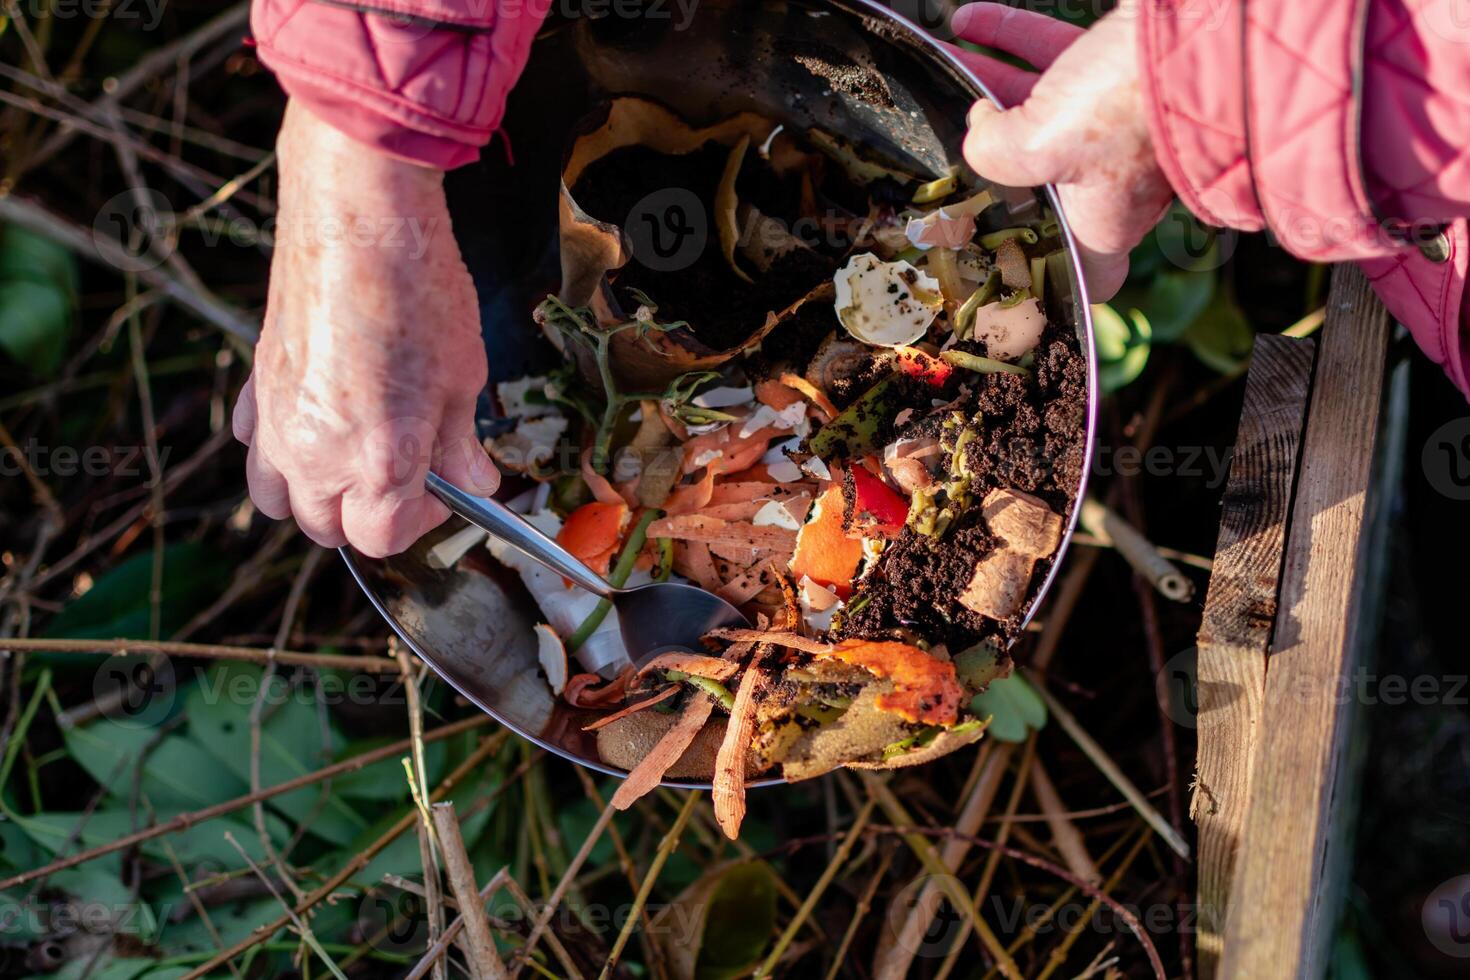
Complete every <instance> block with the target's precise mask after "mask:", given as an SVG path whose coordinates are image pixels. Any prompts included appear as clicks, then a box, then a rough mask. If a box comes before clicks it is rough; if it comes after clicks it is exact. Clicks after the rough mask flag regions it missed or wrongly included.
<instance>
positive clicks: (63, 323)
mask: <svg viewBox="0 0 1470 980" xmlns="http://www.w3.org/2000/svg"><path fill="white" fill-rule="evenodd" d="M76 302H77V269H76V260H75V259H74V258H73V257H72V255H71V253H70V252H68V251H67V250H66V249H65V248H63V247H62V246H60V245H58V244H56V243H55V242H53V241H52V240H51V239H49V238H44V237H42V236H40V235H37V234H35V233H34V232H30V231H27V230H26V229H24V228H19V227H16V226H14V225H10V226H7V227H5V228H3V229H0V351H3V352H4V353H5V354H6V355H8V356H9V357H10V358H11V359H12V360H14V361H16V362H17V363H19V364H21V365H23V366H25V367H26V368H28V369H29V370H31V371H32V372H34V373H36V374H40V375H44V376H47V377H50V376H52V375H54V374H55V373H56V370H57V368H58V367H60V365H61V357H62V354H63V353H64V352H65V350H66V342H67V338H68V337H69V336H70V335H71V327H72V316H73V312H74V311H75V309H76Z"/></svg>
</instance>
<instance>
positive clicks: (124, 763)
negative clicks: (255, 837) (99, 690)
mask: <svg viewBox="0 0 1470 980" xmlns="http://www.w3.org/2000/svg"><path fill="white" fill-rule="evenodd" d="M65 737H66V748H67V751H68V752H70V753H71V757H72V759H74V760H75V761H76V762H77V764H78V765H80V766H81V767H82V768H83V769H85V770H87V775H89V776H91V777H92V778H93V779H95V780H96V781H97V785H99V786H103V787H106V788H107V789H109V790H110V791H111V792H112V795H113V796H114V797H116V798H118V799H120V800H122V801H126V800H127V799H128V798H129V797H130V795H131V794H132V791H133V786H134V782H135V773H134V763H135V762H136V761H137V760H138V759H139V758H142V759H143V760H144V761H143V766H142V775H141V778H138V779H137V787H138V789H139V790H140V791H141V792H142V793H143V794H145V795H146V796H147V798H148V800H149V802H150V803H152V804H153V805H154V806H162V807H172V808H178V809H198V808H200V807H206V806H209V805H210V804H211V803H217V802H218V801H220V800H228V799H230V798H232V797H236V796H241V795H243V794H244V793H246V792H248V791H249V788H250V785H249V783H248V782H247V781H246V780H243V779H241V778H239V777H238V776H236V775H235V774H234V773H232V772H230V770H229V769H228V768H226V767H224V766H221V765H219V764H218V763H217V762H216V761H215V759H214V757H213V756H211V755H210V754H209V753H208V752H207V751H206V750H205V749H204V748H203V746H201V745H200V744H199V743H198V742H197V741H196V740H194V739H193V738H189V737H185V736H182V735H169V736H166V737H165V738H164V739H163V740H162V741H161V742H159V743H158V744H157V745H155V746H153V747H152V749H151V750H148V751H147V755H146V756H145V755H144V751H145V749H147V747H148V746H149V744H150V743H152V742H153V741H154V740H155V739H156V738H157V737H158V733H157V732H156V731H153V730H151V729H148V728H139V727H135V726H128V725H121V724H117V723H115V722H112V721H109V720H107V719H102V720H99V721H95V722H93V723H92V724H90V725H87V726H86V727H83V728H73V729H70V730H68V731H67V732H66V733H65Z"/></svg>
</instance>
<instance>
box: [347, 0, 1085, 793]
mask: <svg viewBox="0 0 1470 980" xmlns="http://www.w3.org/2000/svg"><path fill="white" fill-rule="evenodd" d="M694 9H695V12H694V14H693V15H692V18H691V19H690V21H689V22H688V23H687V24H686V23H684V22H683V21H682V19H681V18H682V17H683V15H682V14H680V13H678V12H676V11H675V9H674V6H673V5H672V4H664V5H649V9H648V10H647V11H646V12H645V14H644V15H643V16H636V17H628V16H620V15H616V14H615V15H612V16H607V17H603V18H585V17H584V18H558V17H556V16H555V15H554V16H553V18H552V19H551V20H549V21H548V22H547V25H546V27H545V28H544V30H543V31H542V33H541V35H540V36H539V37H538V39H537V40H536V42H535V44H534V45H533V47H532V51H531V56H530V61H529V63H528V66H527V68H526V71H525V74H524V76H523V78H522V80H521V82H520V83H519V84H518V86H517V87H516V89H515V91H514V92H513V93H512V96H511V99H510V104H509V107H508V110H507V115H506V119H505V123H504V129H503V133H504V135H505V136H506V137H507V139H506V140H504V141H501V140H497V142H496V143H495V144H493V145H492V146H491V147H489V148H488V149H487V150H486V151H485V152H484V154H483V155H482V160H481V162H480V163H479V164H478V165H475V166H469V167H464V168H462V169H460V170H458V171H456V172H454V173H453V174H451V175H450V177H449V179H448V194H449V204H450V210H451V213H452V214H453V220H454V233H455V235H456V237H457V239H458V240H459V243H460V246H461V248H462V251H463V253H464V257H465V261H466V263H467V264H468V266H469V269H470V272H471V274H472V275H473V277H474V279H475V284H476V288H477V290H478V292H479V298H480V303H481V316H482V322H483V324H484V333H485V344H486V350H487V351H488V353H489V361H490V375H491V382H492V384H493V382H495V381H500V380H507V379H512V378H517V377H521V376H523V375H525V374H527V373H529V372H533V371H536V370H539V369H544V367H546V366H547V365H548V364H549V363H551V362H552V361H553V360H554V359H555V358H556V356H557V355H556V354H555V352H554V351H553V350H552V349H551V348H550V346H549V345H548V344H546V343H545V341H544V340H543V339H542V335H541V333H540V331H539V330H538V328H537V327H536V325H535V324H534V323H533V322H532V319H531V315H530V313H531V310H532V309H533V308H534V307H535V305H536V303H537V302H538V301H539V300H541V299H542V298H543V297H544V296H545V295H546V294H547V293H548V292H554V291H555V290H556V289H557V286H558V280H559V278H560V268H559V264H558V254H557V252H558V225H557V199H558V189H559V181H560V174H561V165H562V161H563V158H564V154H565V153H566V148H567V146H568V143H569V140H570V139H571V137H572V134H573V133H574V131H575V128H576V126H577V123H578V121H579V120H581V119H583V118H584V117H586V116H587V115H588V113H589V112H591V111H592V110H593V109H594V107H595V106H597V105H598V104H599V103H602V102H604V101H605V100H606V99H607V98H608V97H609V96H611V95H629V94H632V95H642V96H645V97H647V98H651V99H655V100H657V101H659V102H662V103H663V104H665V105H666V106H668V107H669V108H672V109H673V110H674V111H676V112H678V113H680V114H681V115H683V116H684V117H685V118H687V119H689V120H691V121H694V122H706V121H712V120H716V119H720V118H723V117H726V116H729V115H732V114H734V113H736V112H739V111H742V110H750V111H754V112H758V113H762V114H764V115H766V116H768V117H771V118H773V119H776V120H778V121H780V122H781V123H782V124H784V125H786V126H788V127H793V128H805V127H820V128H821V129H823V130H825V131H827V132H828V133H832V134H835V135H837V136H839V137H840V138H843V139H845V140H847V141H849V142H851V143H853V144H856V145H859V146H866V147H870V148H872V149H873V150H874V151H875V152H876V153H878V154H880V155H881V156H883V157H886V158H889V159H892V160H893V161H895V162H899V163H904V164H906V165H907V166H906V169H907V170H909V171H911V172H914V173H918V174H929V175H935V176H937V175H942V174H944V173H946V172H947V171H948V170H949V169H950V168H951V167H959V168H960V169H961V171H962V172H963V173H965V174H966V175H968V176H971V177H973V175H971V174H969V171H968V170H967V169H965V168H964V162H963V159H962V157H961V152H960V147H961V145H962V142H963V138H964V131H965V117H966V113H967V111H968V109H969V106H970V105H971V104H972V103H973V102H974V101H975V100H976V99H978V98H987V97H990V96H989V93H988V92H986V90H985V88H984V86H983V85H982V84H981V83H980V82H979V80H978V79H976V78H975V77H974V76H973V75H971V74H970V73H969V72H968V71H967V70H966V69H965V68H964V67H963V66H961V65H960V64H959V63H958V62H957V61H956V60H955V59H954V58H952V57H951V56H950V55H949V53H948V52H947V51H945V50H944V48H943V47H942V46H941V45H939V44H938V43H937V42H936V41H935V40H934V39H933V38H932V37H930V36H929V35H928V34H927V33H925V32H924V31H923V30H922V29H921V28H919V27H917V26H915V25H914V24H912V23H910V22H909V21H907V20H905V19H903V18H902V17H900V16H897V15H895V14H894V13H893V12H891V11H890V10H888V9H887V8H886V7H883V6H880V5H879V4H877V3H874V2H871V0H786V2H779V0H764V2H753V0H701V2H700V3H699V4H698V5H697V7H696V8H694ZM512 151H513V152H512ZM512 158H513V163H512V162H511V161H512ZM1005 199H1006V200H1008V201H1011V202H1024V203H1013V204H1012V208H1013V210H1015V211H1016V212H1017V213H1016V217H1015V220H1014V223H1015V224H1032V223H1035V222H1039V221H1041V220H1042V219H1043V218H1044V217H1046V216H1047V215H1048V214H1051V215H1054V216H1055V218H1056V220H1057V221H1058V223H1059V224H1060V227H1061V237H1062V240H1063V242H1064V243H1065V245H1066V251H1067V253H1068V256H1067V257H1068V258H1069V259H1070V261H1069V262H1068V263H1067V264H1066V268H1067V272H1068V274H1067V276H1066V278H1067V280H1068V281H1067V282H1066V283H1064V284H1063V283H1055V285H1054V287H1053V288H1056V290H1057V293H1058V294H1059V301H1058V303H1057V307H1056V308H1055V310H1054V312H1053V319H1054V320H1055V319H1060V320H1061V321H1062V322H1065V323H1067V324H1069V325H1071V326H1072V327H1073V328H1074V329H1075V330H1076V333H1077V337H1078V340H1079V343H1080V347H1081V350H1082V353H1083V356H1084V358H1085V359H1086V361H1087V410H1086V411H1087V417H1086V419H1085V423H1084V424H1085V442H1084V445H1083V446H1082V452H1083V462H1082V465H1081V469H1080V478H1079V485H1078V486H1076V487H1075V488H1074V489H1073V492H1074V497H1073V500H1074V501H1076V500H1078V499H1080V497H1081V494H1082V491H1083V485H1085V482H1086V478H1087V463H1086V460H1087V459H1090V457H1091V454H1092V440H1093V432H1094V429H1095V418H1096V401H1097V382H1096V371H1095V367H1094V356H1093V340H1092V327H1091V322H1090V320H1089V316H1088V302H1087V295H1086V290H1085V286H1084V285H1083V282H1082V278H1081V275H1080V271H1079V266H1078V264H1077V260H1076V249H1075V245H1074V243H1073V241H1072V238H1071V235H1070V232H1069V231H1068V229H1067V226H1066V222H1065V220H1064V219H1063V217H1062V216H1061V215H1060V213H1059V211H1058V209H1057V202H1056V198H1055V195H1054V193H1053V192H1052V190H1051V189H1050V188H1046V189H1039V190H1037V191H1036V192H1035V195H1034V200H1032V199H1031V195H1030V194H1024V193H1023V194H1019V195H1018V194H1015V193H1011V194H1008V195H1007V196H1006V198H1005ZM1038 205H1039V206H1038ZM1058 287H1059V288H1058ZM433 327H434V325H433V324H421V325H420V328H421V329H426V330H427V329H433ZM479 424H480V426H481V434H482V435H488V434H494V433H496V432H497V420H496V419H495V418H494V417H493V410H492V409H491V407H490V403H489V401H488V398H487V399H484V400H482V411H481V413H480V418H479ZM500 427H502V428H503V423H501V424H500ZM1076 515H1077V508H1076V507H1075V505H1074V506H1073V508H1072V510H1071V513H1070V514H1069V515H1068V516H1067V520H1066V524H1065V533H1064V536H1063V540H1062V543H1061V547H1060V549H1059V550H1058V552H1057V558H1058V561H1056V562H1054V563H1053V564H1052V565H1051V567H1050V570H1049V572H1048V573H1047V574H1046V576H1045V578H1044V580H1043V581H1042V582H1041V583H1040V585H1039V587H1037V588H1036V590H1035V595H1034V597H1033V599H1032V602H1031V604H1030V605H1029V607H1028V608H1027V610H1026V612H1025V617H1026V618H1027V619H1029V618H1030V616H1031V614H1032V612H1033V611H1034V610H1035V608H1036V605H1037V604H1038V603H1039V601H1040V599H1041V597H1042V596H1043V595H1044V594H1045V593H1046V591H1047V590H1048V589H1049V588H1050V586H1051V584H1052V580H1053V579H1054V578H1055V576H1056V571H1057V568H1058V567H1059V565H1060V560H1059V559H1060V556H1061V554H1062V553H1063V552H1065V550H1066V547H1067V544H1068V541H1069V540H1070V538H1071V534H1072V530H1073V527H1074V526H1075V523H1076V519H1077V517H1076ZM464 527H465V522H464V521H463V520H462V519H460V518H458V517H454V518H451V519H450V520H449V521H448V522H447V523H446V524H444V525H443V526H441V527H440V528H439V529H437V530H436V531H434V532H432V533H431V534H429V535H428V536H427V537H426V538H425V539H423V540H421V541H420V542H419V543H418V544H417V545H416V546H415V547H413V548H412V549H410V550H409V551H408V552H406V553H404V554H401V555H397V556H395V557H392V558H388V559H383V560H377V559H371V558H368V557H365V556H363V555H361V554H359V553H357V552H355V551H353V550H351V549H350V548H344V549H343V550H342V555H343V558H344V559H345V560H346V562H347V565H348V567H349V568H350V569H351V572H352V574H353V576H354V577H355V578H356V580H357V581H358V583H359V584H360V585H361V586H362V588H363V590H364V591H365V592H366V593H367V595H368V597H369V599H370V600H371V601H372V603H373V605H374V606H375V607H376V608H377V610H378V611H379V612H380V613H381V614H382V615H383V617H384V618H385V619H386V620H387V621H388V623H389V625H390V626H392V628H393V630H394V631H395V632H396V633H397V634H398V635H399V637H401V638H402V640H403V641H404V642H405V643H407V644H408V646H409V647H410V648H411V649H412V650H413V651H414V652H415V653H416V654H418V656H420V657H421V658H423V660H424V661H426V662H427V663H428V664H429V665H430V666H431V667H432V668H433V669H434V670H435V671H436V672H437V673H438V674H439V675H440V676H441V677H443V678H444V680H445V681H447V682H448V683H449V684H450V685H451V686H452V687H454V688H455V689H456V690H457V691H458V692H459V693H461V694H462V695H463V696H464V697H466V698H468V699H469V700H470V701H472V702H473V703H474V704H476V705H478V706H479V707H480V708H481V709H483V710H484V711H486V712H487V713H489V714H490V715H492V716H493V717H494V718H495V719H496V720H497V721H499V722H501V723H502V724H504V725H505V726H507V727H508V728H510V729H512V730H514V731H515V732H517V733H518V734H520V735H521V736H523V737H525V738H527V739H529V740H531V741H532V742H535V743H536V744H537V745H539V746H541V747H542V748H544V749H547V750H548V751H551V752H554V753H556V754H557V755H560V756H562V757H563V758H566V759H569V760H571V761H573V762H576V763H579V764H581V765H584V766H587V767H589V768H592V769H596V770H599V771H601V772H606V773H609V774H612V775H619V776H621V775H625V773H623V772H622V771H621V770H618V769H615V768H612V767H610V766H608V765H606V764H605V763H604V762H603V761H602V760H601V758H600V757H599V755H598V753H597V750H596V746H595V740H594V737H593V736H592V734H590V733H587V732H583V731H582V730H581V728H580V726H579V724H577V723H574V722H573V721H572V718H571V715H572V712H571V710H570V709H568V708H567V707H566V706H565V705H564V704H563V703H562V702H561V701H560V700H559V699H557V698H555V697H554V696H553V695H552V693H551V691H550V689H549V687H548V686H547V684H546V681H545V679H544V678H543V677H542V676H541V675H540V673H539V672H538V661H537V643H536V639H535V636H534V633H533V626H534V625H535V624H536V623H537V622H539V621H540V614H539V612H538V610H537V606H536V603H535V601H534V600H533V599H532V597H531V596H530V595H529V594H528V593H527V592H526V590H525V588H524V586H523V585H522V584H521V582H520V580H519V578H518V577H517V576H516V575H515V574H514V573H512V572H509V571H508V570H506V569H504V568H501V567H500V566H498V565H496V563H495V562H494V561H493V559H491V557H490V556H489V554H488V553H487V552H486V551H485V550H484V549H483V548H475V549H473V551H472V552H471V554H469V555H467V556H466V557H465V558H464V559H462V560H460V561H459V562H458V563H457V564H455V565H454V566H453V567H451V568H447V569H446V568H442V567H435V566H436V564H437V563H435V562H432V561H431V560H430V558H429V554H430V551H431V549H432V548H433V546H434V545H435V544H436V543H438V542H440V541H443V540H444V539H445V538H447V537H449V536H450V535H452V534H454V533H456V532H457V531H460V530H462V529H463V528H464ZM781 781H782V780H781V779H779V778H766V779H762V780H758V781H756V780H753V781H752V782H751V783H750V784H749V785H751V786H757V785H767V784H770V783H776V782H781ZM665 785H669V786H676V787H687V788H706V787H708V785H709V784H708V783H707V782H702V781H694V780H680V779H668V780H665Z"/></svg>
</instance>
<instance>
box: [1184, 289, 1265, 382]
mask: <svg viewBox="0 0 1470 980" xmlns="http://www.w3.org/2000/svg"><path fill="white" fill-rule="evenodd" d="M1255 339H1256V333H1255V331H1254V330H1252V329H1251V325H1250V324H1249V323H1248V322H1246V319H1245V314H1243V313H1241V311H1240V307H1238V306H1236V305H1235V303H1234V302H1233V301H1231V300H1230V299H1229V298H1228V297H1227V296H1226V295H1225V293H1224V291H1221V292H1219V293H1218V294H1216V297H1215V301H1214V302H1213V303H1211V304H1210V305H1209V307H1208V308H1207V309H1205V310H1204V312H1203V314H1202V315H1201V316H1200V317H1199V318H1198V319H1197V320H1195V321H1194V324H1193V326H1191V327H1190V328H1189V330H1188V332H1187V333H1185V335H1184V342H1185V343H1186V344H1188V345H1189V349H1190V350H1192V351H1194V356H1195V357H1198V358H1199V359H1200V360H1201V361H1203V362H1204V363H1205V364H1208V365H1209V366H1210V367H1212V368H1214V369H1215V370H1216V371H1219V372H1220V373H1221V374H1229V373H1231V372H1234V371H1239V370H1241V369H1242V368H1244V367H1245V365H1246V362H1247V361H1248V360H1249V359H1250V356H1251V345H1252V344H1254V343H1255Z"/></svg>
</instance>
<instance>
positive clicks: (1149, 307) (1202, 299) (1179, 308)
mask: <svg viewBox="0 0 1470 980" xmlns="http://www.w3.org/2000/svg"><path fill="white" fill-rule="evenodd" d="M1214 295H1215V273H1213V272H1167V271H1166V272H1160V273H1159V274H1158V276H1156V277H1155V278H1154V280H1153V282H1151V283H1149V285H1148V288H1147V289H1146V290H1144V291H1143V295H1141V296H1140V297H1139V298H1138V302H1137V304H1136V305H1137V308H1138V311H1139V312H1140V313H1142V314H1143V315H1144V317H1145V318H1147V320H1148V323H1149V329H1150V333H1151V336H1152V340H1153V342H1154V343H1172V342H1173V341H1175V340H1178V339H1179V338H1180V337H1181V336H1182V335H1183V334H1184V332H1185V331H1186V330H1188V329H1189V328H1190V327H1191V326H1192V325H1193V324H1194V322H1195V320H1197V319H1199V316H1200V314H1202V313H1204V311H1205V309H1206V308H1207V307H1208V306H1209V305H1210V300H1211V299H1213V298H1214Z"/></svg>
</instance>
